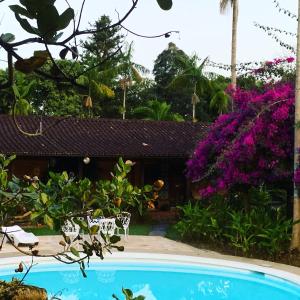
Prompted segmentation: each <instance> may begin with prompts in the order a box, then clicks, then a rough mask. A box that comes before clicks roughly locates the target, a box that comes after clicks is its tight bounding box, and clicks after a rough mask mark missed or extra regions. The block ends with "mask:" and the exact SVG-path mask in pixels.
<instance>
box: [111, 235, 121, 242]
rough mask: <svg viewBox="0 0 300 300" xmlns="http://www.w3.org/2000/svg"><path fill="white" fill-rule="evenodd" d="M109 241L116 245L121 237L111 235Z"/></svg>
mask: <svg viewBox="0 0 300 300" xmlns="http://www.w3.org/2000/svg"><path fill="white" fill-rule="evenodd" d="M109 240H110V242H111V243H112V244H116V243H118V242H120V241H121V237H119V236H117V235H113V236H112V237H110V239H109Z"/></svg>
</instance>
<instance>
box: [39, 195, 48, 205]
mask: <svg viewBox="0 0 300 300" xmlns="http://www.w3.org/2000/svg"><path fill="white" fill-rule="evenodd" d="M41 200H42V202H43V203H44V204H46V203H47V202H48V200H49V198H48V195H47V194H45V193H41Z"/></svg>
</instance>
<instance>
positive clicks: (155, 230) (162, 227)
mask: <svg viewBox="0 0 300 300" xmlns="http://www.w3.org/2000/svg"><path fill="white" fill-rule="evenodd" d="M168 226H169V225H168V224H155V225H153V226H152V228H151V231H150V232H149V235H150V236H165V235H166V232H167V228H168Z"/></svg>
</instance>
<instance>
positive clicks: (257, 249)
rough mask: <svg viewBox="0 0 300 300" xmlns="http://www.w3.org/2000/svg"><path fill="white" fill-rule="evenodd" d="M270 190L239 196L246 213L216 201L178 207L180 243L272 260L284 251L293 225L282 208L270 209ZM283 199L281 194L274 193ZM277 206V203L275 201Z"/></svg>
mask: <svg viewBox="0 0 300 300" xmlns="http://www.w3.org/2000/svg"><path fill="white" fill-rule="evenodd" d="M273 194H274V190H272V191H269V190H267V189H266V188H265V187H264V186H262V187H260V188H251V189H250V190H249V191H248V194H245V193H243V197H246V198H247V201H248V203H249V204H250V205H249V207H248V210H247V211H246V209H245V208H243V207H241V206H240V205H236V202H237V201H238V199H237V197H234V198H235V202H231V203H230V202H229V201H228V198H227V202H226V201H225V200H224V199H221V198H220V197H217V198H215V199H212V202H211V203H209V204H207V205H205V204H203V203H202V202H201V203H199V202H197V203H195V204H192V203H191V202H189V203H188V204H186V205H184V206H182V207H179V209H180V210H181V214H182V218H181V220H180V221H179V222H178V223H177V224H176V225H175V229H176V230H177V232H178V233H179V235H180V236H181V238H182V239H185V240H193V241H201V242H203V241H206V242H213V243H214V244H218V245H227V246H229V247H230V248H231V249H233V250H234V251H235V253H242V254H243V255H247V256H253V255H257V254H259V255H264V256H265V257H269V258H272V259H276V258H277V257H278V256H279V255H280V254H282V253H283V252H285V251H287V250H288V246H289V243H290V240H291V231H292V226H293V222H292V220H291V219H288V218H287V217H286V211H285V206H284V205H281V206H278V207H273V205H272V199H273ZM276 195H277V199H278V195H280V197H282V198H284V197H285V193H284V192H280V191H278V192H277V193H276ZM277 203H278V201H277Z"/></svg>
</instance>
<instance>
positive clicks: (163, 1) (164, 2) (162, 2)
mask: <svg viewBox="0 0 300 300" xmlns="http://www.w3.org/2000/svg"><path fill="white" fill-rule="evenodd" d="M156 1H157V3H158V5H159V6H160V8H161V9H163V10H169V9H171V8H172V5H173V2H172V0H156Z"/></svg>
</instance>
